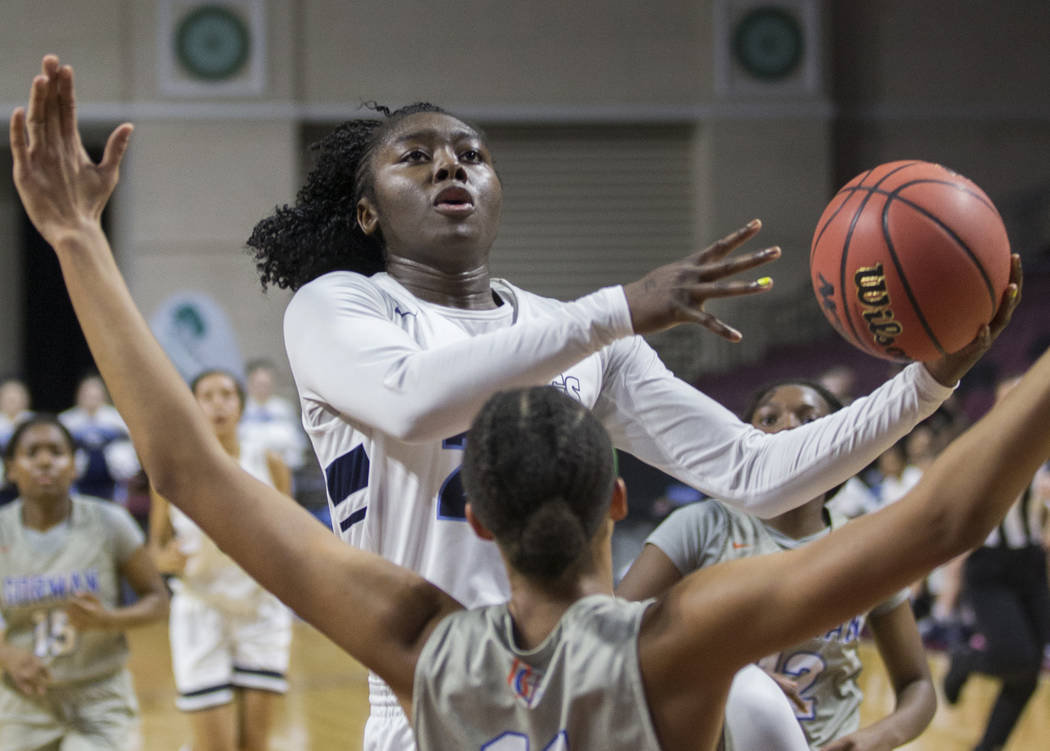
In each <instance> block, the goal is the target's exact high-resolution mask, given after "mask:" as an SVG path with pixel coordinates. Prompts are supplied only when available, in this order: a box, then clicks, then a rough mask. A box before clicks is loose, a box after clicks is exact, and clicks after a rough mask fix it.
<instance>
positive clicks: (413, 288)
mask: <svg viewBox="0 0 1050 751" xmlns="http://www.w3.org/2000/svg"><path fill="white" fill-rule="evenodd" d="M386 271H387V273H388V274H390V276H392V277H393V278H394V279H396V280H397V281H398V282H400V283H401V284H402V285H403V286H404V287H405V288H406V289H407V290H408V291H409V292H411V293H412V294H413V295H415V296H416V297H418V298H419V299H420V300H425V301H426V302H430V303H434V304H435V305H444V306H445V307H448V308H463V309H467V310H491V309H492V308H495V307H498V305H499V302H498V300H496V298H495V297H494V296H493V294H492V289H491V287H490V286H489V268H488V264H481V265H478V266H473V267H471V268H467V269H463V270H456V271H446V270H443V269H440V268H437V267H436V266H433V265H430V264H426V263H422V262H420V261H415V260H413V259H410V258H405V257H402V256H396V255H391V256H390V257H389V258H388V259H387V264H386Z"/></svg>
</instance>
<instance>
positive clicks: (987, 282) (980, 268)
mask: <svg viewBox="0 0 1050 751" xmlns="http://www.w3.org/2000/svg"><path fill="white" fill-rule="evenodd" d="M928 182H934V183H940V181H939V180H917V181H915V182H914V183H907V184H905V185H901V186H900V187H899V188H897V189H896V190H894V191H893V193H892V194H891V195H890V196H888V198H887V206H888V205H889V203H891V202H892V201H900V202H901V203H903V204H904V205H906V206H908V207H909V208H911V209H914V210H915V211H917V212H918V213H920V214H922V215H923V216H924V217H926V218H927V219H929V220H930V221H931V222H933V223H934V224H936V225H937V226H938V227H939V228H940V229H941V230H942V231H943V232H945V233H946V234H947V235H948V236H949V237H951V238H952V240H954V241H955V244H956V245H958V246H959V247H960V248H961V249H962V251H963V252H964V253H965V254H966V256H967V257H968V258H969V259H970V261H971V262H972V263H973V265H974V266H975V267H976V268H977V273H978V274H980V275H981V281H983V282H984V286H985V287H986V288H987V290H988V299H989V300H990V301H991V303H992V309H993V310H994V309H995V307H996V299H995V288H994V287H993V286H992V279H991V276H989V274H988V271H987V270H986V269H985V268H984V264H983V263H982V262H981V259H980V258H978V257H977V254H976V253H974V252H973V250H972V249H971V248H970V246H969V244H967V243H966V242H965V241H964V240H963V239H962V238H961V237H959V235H958V233H956V232H955V230H953V229H952V228H951V227H949V226H948V225H947V224H945V223H944V220H942V219H941V218H939V217H938V216H937V215H936V214H934V213H933V212H932V211H930V210H929V209H926V208H925V207H923V206H921V205H919V204H918V203H916V202H915V201H914V200H913V199H910V198H905V197H904V196H900V195H897V193H898V191H901V190H903V189H904V188H907V187H910V186H912V185H916V184H919V183H928ZM966 192H967V193H968V194H970V192H969V191H966ZM970 195H972V194H970ZM985 205H987V204H985ZM990 208H991V209H992V211H995V207H994V206H991V207H990ZM995 215H996V216H998V215H999V212H997V211H995Z"/></svg>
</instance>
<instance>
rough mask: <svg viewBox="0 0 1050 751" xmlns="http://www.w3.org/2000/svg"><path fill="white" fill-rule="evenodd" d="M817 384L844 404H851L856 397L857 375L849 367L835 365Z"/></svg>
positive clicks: (822, 374) (824, 373)
mask: <svg viewBox="0 0 1050 751" xmlns="http://www.w3.org/2000/svg"><path fill="white" fill-rule="evenodd" d="M817 383H819V384H820V385H821V386H823V387H824V388H826V389H827V390H828V391H830V392H831V393H832V394H833V395H834V396H835V398H837V399H838V400H839V401H840V402H842V403H843V404H849V403H850V402H852V401H853V399H854V396H855V395H854V392H855V390H856V388H857V374H856V373H855V372H854V371H853V368H851V367H850V366H849V365H833V366H832V367H830V368H828V369H827V370H825V371H824V372H823V373H821V374H820V375H819V376H818V377H817Z"/></svg>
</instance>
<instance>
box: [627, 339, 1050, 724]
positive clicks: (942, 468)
mask: <svg viewBox="0 0 1050 751" xmlns="http://www.w3.org/2000/svg"><path fill="white" fill-rule="evenodd" d="M1047 456H1050V353H1047V354H1044V355H1043V357H1042V358H1040V360H1039V361H1038V362H1037V363H1036V364H1035V365H1034V366H1033V367H1032V369H1031V370H1030V371H1029V373H1028V374H1027V375H1026V376H1025V378H1024V379H1023V380H1022V381H1021V383H1020V384H1019V385H1018V386H1017V387H1016V388H1015V389H1014V390H1013V391H1011V392H1010V393H1009V394H1008V395H1007V396H1006V398H1004V399H1003V400H1002V401H1001V402H999V403H998V404H997V405H996V406H995V407H994V408H993V409H992V410H991V412H989V414H988V415H986V416H985V417H984V418H983V419H982V420H980V421H979V422H978V423H977V424H976V425H975V426H974V427H973V428H971V429H970V430H969V431H967V432H966V433H964V434H963V435H962V436H961V437H960V438H959V439H957V440H956V441H955V442H954V443H953V444H952V445H951V446H949V447H948V448H947V449H946V450H945V451H944V452H943V453H942V454H941V455H940V456H939V457H938V458H937V460H936V461H935V462H934V464H933V465H932V466H931V467H930V469H928V470H927V471H926V472H925V474H924V475H923V477H922V480H921V481H920V482H919V484H918V485H917V486H916V487H915V488H913V489H912V490H911V491H910V492H909V493H908V494H907V495H906V496H905V497H904V498H903V499H901V500H900V501H898V502H897V503H894V504H892V505H890V506H888V507H886V508H884V509H882V510H880V511H878V512H876V513H874V514H870V515H868V516H865V517H861V518H859V519H856V520H854V521H852V522H850V523H849V524H847V525H845V526H844V527H843V528H842V529H840V530H836V531H834V532H832V533H831V534H830V535H828V536H827V537H825V538H823V539H821V540H818V541H816V542H813V543H811V544H809V545H806V546H804V547H802V548H800V549H798V550H793V551H789V552H785V553H777V554H773V555H768V556H762V557H758V558H751V559H745V560H740V561H734V562H732V563H728V564H726V565H724V566H716V567H713V568H711V569H705V570H702V571H699V572H697V573H696V574H693V575H690V576H688V577H686V578H685V579H683V580H682V581H681V582H680V583H679V584H678V585H676V586H674V587H672V589H671V590H670V591H669V593H668V595H667V597H666V598H664V599H663V600H662V601H660V602H658V604H657V605H655V606H654V609H653V610H652V613H651V616H650V618H649V620H648V622H647V624H646V625H645V626H644V627H643V637H640V639H639V645H640V655H641V660H642V666H643V673H644V674H646V675H647V679H646V684H647V690H649V688H650V687H651V688H652V690H653V691H655V692H656V693H657V695H658V694H659V692H660V691H661V690H662V689H661V688H660V687H659V686H658V685H657V683H658V681H659V680H660V678H661V676H662V675H663V671H665V670H667V671H679V672H686V673H688V672H689V670H688V668H689V667H690V666H691V667H693V668H695V669H696V670H698V671H710V672H697V673H694V674H696V675H706V674H712V675H714V676H716V677H717V676H720V675H721V676H728V675H731V674H732V672H733V671H734V670H735V669H736V668H737V667H739V665H740V664H743V663H746V662H750V661H753V660H755V659H758V658H760V657H761V656H763V655H766V654H770V653H772V652H775V651H777V650H779V649H781V648H783V647H785V646H787V645H789V644H793V643H797V642H799V641H801V640H802V639H804V638H808V637H809V636H811V635H812V634H814V633H820V632H821V631H823V630H825V629H828V628H831V627H832V626H834V625H835V624H836V623H840V622H841V621H843V620H845V619H846V618H848V617H850V615H851V614H853V613H857V612H861V611H864V610H867V609H869V608H871V607H872V606H873V605H874V604H875V603H877V602H880V601H882V600H884V599H886V598H888V597H889V596H890V595H891V594H893V593H894V592H895V591H896V590H897V589H900V588H902V587H904V586H906V585H907V584H909V583H910V582H912V581H915V580H916V579H918V578H919V577H920V576H922V575H924V574H926V573H927V572H929V571H930V570H932V569H933V568H934V567H935V566H937V565H939V564H941V563H943V562H945V561H947V560H950V559H951V558H953V557H954V556H956V555H958V554H959V553H962V552H964V551H966V550H969V549H971V548H973V547H974V546H976V545H979V544H980V543H981V542H982V541H983V540H984V538H985V536H986V535H987V534H988V532H989V530H991V529H992V527H993V526H994V525H995V524H997V523H998V522H999V520H1000V519H1001V518H1002V516H1003V515H1004V514H1005V513H1006V511H1007V510H1008V509H1009V508H1010V506H1011V505H1012V504H1013V502H1014V501H1015V499H1016V498H1017V496H1018V495H1019V494H1020V493H1021V492H1022V491H1023V490H1024V488H1025V486H1026V485H1027V484H1028V482H1029V481H1030V479H1031V476H1032V474H1033V473H1034V472H1035V470H1036V468H1037V467H1038V466H1039V465H1040V464H1041V463H1042V462H1044V461H1046V458H1047ZM711 644H719V645H722V646H721V648H720V649H718V650H711V649H710V648H709V647H710V645H711ZM704 645H707V647H708V648H707V649H704ZM657 698H659V696H657ZM650 706H651V707H654V706H656V707H658V706H659V702H658V701H657V702H655V703H654V701H653V697H652V696H651V697H650Z"/></svg>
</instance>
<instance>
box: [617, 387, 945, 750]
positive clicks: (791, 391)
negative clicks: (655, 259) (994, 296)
mask: <svg viewBox="0 0 1050 751" xmlns="http://www.w3.org/2000/svg"><path fill="white" fill-rule="evenodd" d="M841 406H842V405H841V403H840V402H839V401H838V399H837V398H836V397H835V396H834V395H832V394H831V393H830V392H828V391H827V390H826V389H824V388H823V387H821V386H819V385H817V384H815V383H812V382H809V381H800V380H794V381H783V382H781V383H777V384H774V385H773V386H769V387H766V388H764V389H762V390H760V391H759V392H758V393H757V394H756V395H755V396H754V398H753V400H752V402H751V406H750V407H749V408H748V409H747V411H746V412H745V414H744V420H746V421H747V422H750V423H751V424H752V425H754V426H755V427H756V428H758V429H759V430H762V431H764V432H767V433H775V432H778V431H781V430H788V429H794V428H797V427H799V426H800V425H804V424H806V423H808V422H811V421H813V420H816V419H818V418H820V417H822V416H824V415H827V414H830V413H832V412H834V411H836V410H838V409H840V408H841ZM825 500H826V496H825V495H821V496H818V497H817V498H814V499H813V500H812V501H810V502H809V503H806V504H804V505H802V506H799V507H798V508H797V509H792V510H791V511H788V512H785V513H783V514H780V515H779V516H775V517H773V518H771V519H767V520H765V521H762V520H759V519H756V518H755V517H753V516H749V515H747V514H744V513H741V512H739V511H736V510H735V509H732V508H729V507H727V506H724V505H722V504H721V503H719V502H718V501H714V500H711V501H704V502H701V503H694V504H692V505H690V506H686V507H684V508H681V509H679V510H678V511H676V512H674V513H673V514H671V516H669V517H668V518H667V519H666V520H665V521H664V522H663V524H661V525H660V526H659V527H658V528H657V529H656V531H655V532H653V534H652V535H651V536H650V537H649V540H648V541H647V544H646V546H645V548H644V549H643V550H642V553H641V555H640V556H639V557H638V560H636V561H635V562H634V564H633V565H632V566H631V569H630V570H629V571H628V572H627V575H626V576H625V577H624V579H623V581H622V582H620V585H619V587H618V588H617V594H619V595H620V596H622V597H626V598H628V599H631V600H642V599H645V598H648V597H655V596H657V595H660V594H662V593H663V592H665V591H667V590H668V589H669V588H670V587H671V586H673V585H674V584H676V583H677V582H679V581H680V580H681V579H682V578H683V577H684V576H686V575H687V574H689V573H690V572H691V571H694V570H696V569H700V568H704V567H707V566H713V565H715V564H716V563H721V562H723V561H727V560H735V559H737V558H746V557H751V556H756V555H765V554H767V553H774V552H778V551H781V550H792V549H795V548H798V547H801V546H803V545H806V544H808V543H810V542H813V541H814V540H817V539H820V538H822V537H825V536H827V535H828V533H830V532H831V530H832V529H837V528H838V527H841V526H842V524H844V523H845V521H846V520H845V519H844V518H842V517H840V516H838V515H836V514H833V513H830V512H829V511H827V509H826V508H825V505H824V503H825ZM864 621H865V616H864V615H859V616H854V617H851V618H849V619H848V620H846V621H845V622H844V623H842V624H839V625H838V626H836V627H835V628H833V629H831V630H829V631H827V632H825V633H821V634H819V635H818V636H815V637H813V638H810V639H807V640H806V641H804V642H801V643H799V644H797V645H795V646H793V647H791V648H789V649H785V650H781V651H780V652H779V653H777V654H775V655H768V656H766V657H765V658H763V659H762V660H761V662H760V663H759V664H760V665H762V666H763V667H765V668H766V669H768V670H769V671H770V672H771V673H773V675H774V676H775V677H777V678H778V679H779V680H778V682H780V683H781V685H783V686H785V687H786V688H787V689H788V690H789V691H790V692H791V696H792V699H793V701H794V702H795V705H796V706H795V710H796V711H795V715H796V717H797V718H798V721H799V723H800V724H801V725H802V729H803V731H804V732H805V734H806V738H807V739H808V741H809V743H810V746H811V747H812V748H814V749H827V750H828V751H831V750H832V749H835V750H844V749H853V750H854V751H860V750H861V749H889V748H896V747H897V746H901V745H903V744H905V743H907V742H908V741H910V740H912V739H913V738H916V737H918V735H919V734H920V733H921V732H922V731H923V730H925V729H926V727H927V726H928V725H929V723H930V720H932V719H933V714H934V711H935V710H936V708H937V699H936V695H935V692H934V688H933V681H932V679H931V678H930V672H929V668H928V667H927V664H926V654H925V651H924V650H923V646H922V640H921V639H920V637H919V629H918V627H917V626H916V624H915V618H914V616H913V615H912V612H911V604H910V602H909V601H908V593H907V591H906V590H902V591H900V592H897V593H896V594H894V596H893V597H891V598H890V599H889V600H886V601H885V602H883V603H881V604H879V605H878V606H877V607H876V608H875V609H873V610H871V611H870V612H869V613H868V614H867V621H868V624H869V625H870V627H871V630H872V632H873V633H874V634H875V642H876V644H877V645H878V649H879V654H880V655H881V656H882V660H883V663H884V664H885V665H886V669H887V672H888V673H889V676H890V681H891V683H892V684H893V688H894V692H895V693H896V698H897V702H896V706H895V708H894V711H893V712H892V713H891V714H889V715H888V716H886V717H884V718H883V719H881V720H880V721H878V722H876V723H874V724H873V725H870V726H868V727H865V728H863V729H861V730H858V727H859V724H860V702H861V698H862V694H861V690H860V687H859V686H858V685H857V675H858V674H859V673H860V669H861V663H860V657H859V655H858V654H857V651H858V645H859V642H860V634H861V631H862V630H863V628H864ZM811 636H813V635H812V634H811ZM731 704H732V698H731V699H730V706H731Z"/></svg>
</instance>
